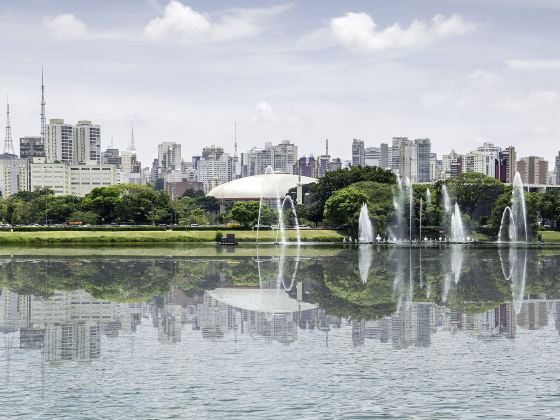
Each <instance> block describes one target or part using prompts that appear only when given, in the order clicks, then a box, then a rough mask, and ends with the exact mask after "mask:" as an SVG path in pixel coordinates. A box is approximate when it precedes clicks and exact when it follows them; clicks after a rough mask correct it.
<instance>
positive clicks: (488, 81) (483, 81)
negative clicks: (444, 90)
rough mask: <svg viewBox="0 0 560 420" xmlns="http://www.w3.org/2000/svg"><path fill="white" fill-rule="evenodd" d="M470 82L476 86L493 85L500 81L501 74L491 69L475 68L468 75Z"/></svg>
mask: <svg viewBox="0 0 560 420" xmlns="http://www.w3.org/2000/svg"><path fill="white" fill-rule="evenodd" d="M468 80H469V82H470V83H472V84H474V85H478V86H484V87H489V86H494V85H496V84H498V83H499V82H501V80H502V76H501V75H500V74H498V73H496V72H493V71H486V70H480V69H479V70H476V71H475V72H474V73H472V74H470V75H469V77H468Z"/></svg>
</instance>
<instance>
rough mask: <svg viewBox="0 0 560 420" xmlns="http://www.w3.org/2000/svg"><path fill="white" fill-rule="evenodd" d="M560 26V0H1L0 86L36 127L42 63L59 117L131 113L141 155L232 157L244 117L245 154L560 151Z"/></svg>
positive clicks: (15, 121) (109, 124) (125, 138)
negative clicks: (178, 146) (279, 148)
mask: <svg viewBox="0 0 560 420" xmlns="http://www.w3.org/2000/svg"><path fill="white" fill-rule="evenodd" d="M559 21H560V1H558V0H494V1H491V0H431V1H418V0H413V1H390V2H388V1H351V0H350V1H327V0H306V1H305V2H304V1H300V2H291V3H288V2H286V3H284V2H270V1H269V2H266V1H258V2H257V1H249V0H238V1H236V2H235V3H234V2H232V1H212V2H210V1H194V0H181V1H176V0H173V1H169V0H121V1H118V2H117V1H108V0H98V1H95V2H92V1H89V0H50V1H48V2H46V1H44V0H18V1H8V0H1V1H0V51H1V52H0V54H1V57H0V59H1V62H2V65H1V66H0V93H1V94H2V95H4V94H9V98H10V105H11V110H12V132H13V136H14V138H19V137H20V136H24V135H38V134H39V131H40V120H39V112H40V74H41V66H42V65H43V66H44V67H45V78H46V101H47V118H64V119H65V120H66V121H70V122H75V121H77V120H80V119H89V120H92V121H94V122H96V123H99V124H101V126H102V135H103V143H104V145H103V147H105V146H106V145H108V143H109V142H110V139H111V136H114V144H115V146H119V147H126V145H127V144H128V143H129V137H130V134H129V133H130V125H131V122H132V121H134V127H135V134H136V136H135V137H136V143H137V149H138V151H139V155H140V159H141V160H142V161H143V163H144V165H148V164H149V163H150V162H151V160H152V159H153V158H154V157H155V155H156V146H157V144H158V143H159V142H161V141H177V142H180V143H182V144H183V156H184V157H185V158H190V156H191V155H193V154H198V153H200V150H201V147H202V146H204V145H207V144H217V145H221V146H224V147H225V148H226V149H230V150H231V151H233V136H234V122H237V126H238V142H239V149H240V151H243V150H247V149H249V148H250V147H251V146H253V145H262V144H263V143H264V142H265V141H272V142H278V141H280V140H283V139H290V140H292V141H294V142H296V144H298V146H299V147H300V153H301V154H309V153H314V154H319V153H322V151H323V148H324V141H325V139H326V138H328V139H329V144H330V151H331V154H333V155H335V156H340V157H343V158H349V157H350V149H351V141H352V138H354V137H357V138H361V139H364V140H365V141H366V145H372V146H373V145H378V144H379V143H381V142H389V141H390V139H391V137H393V136H408V137H411V138H415V137H430V138H431V139H432V144H433V146H432V147H433V149H434V151H436V152H437V153H438V154H442V153H447V152H448V151H449V149H451V148H455V149H456V150H457V151H460V152H466V151H469V150H472V149H474V148H475V147H476V146H477V145H479V144H480V143H481V142H483V141H493V142H494V143H495V144H497V145H500V146H504V147H505V146H508V145H510V144H513V145H515V146H517V147H518V151H519V156H526V155H529V154H533V155H534V154H536V155H543V156H545V157H546V158H548V159H551V160H552V159H553V157H554V156H555V155H556V154H557V153H558V151H559V150H560V141H559V139H560V127H559V126H560V118H559V116H560V78H559V77H558V75H560V43H559V42H558V41H559V39H560V27H559V26H558V22H559ZM0 121H1V120H0ZM0 125H2V126H3V122H2V123H0ZM2 138H3V136H2Z"/></svg>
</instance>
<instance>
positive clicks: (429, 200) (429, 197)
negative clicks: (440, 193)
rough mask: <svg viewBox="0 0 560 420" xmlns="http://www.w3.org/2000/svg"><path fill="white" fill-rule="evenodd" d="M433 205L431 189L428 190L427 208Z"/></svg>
mask: <svg viewBox="0 0 560 420" xmlns="http://www.w3.org/2000/svg"><path fill="white" fill-rule="evenodd" d="M430 204H432V192H431V191H430V189H429V188H426V206H429V205H430Z"/></svg>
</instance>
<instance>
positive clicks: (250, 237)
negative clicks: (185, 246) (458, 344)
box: [0, 229, 344, 246]
mask: <svg viewBox="0 0 560 420" xmlns="http://www.w3.org/2000/svg"><path fill="white" fill-rule="evenodd" d="M217 232H222V234H224V235H225V233H233V234H235V239H236V240H237V241H238V242H240V243H250V242H255V241H256V239H257V232H255V231H251V230H239V231H231V230H227V231H220V230H192V231H173V230H165V231H136V230H135V231H90V230H88V231H83V232H81V231H76V230H72V231H50V232H49V231H33V232H0V246H1V245H9V244H19V245H24V244H34V245H37V244H116V243H118V244H139V243H142V244H151V243H153V244H162V243H170V244H171V243H207V244H215V242H216V240H215V239H216V233H217ZM276 235H277V232H276V231H261V232H259V241H262V242H270V243H274V242H275V241H276ZM300 238H301V241H302V242H319V243H325V242H326V243H339V242H342V239H343V238H344V235H342V234H340V233H339V232H337V231H334V230H319V229H305V230H301V231H300ZM286 239H287V240H288V241H290V242H295V241H296V232H295V231H294V230H289V231H286Z"/></svg>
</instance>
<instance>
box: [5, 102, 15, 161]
mask: <svg viewBox="0 0 560 420" xmlns="http://www.w3.org/2000/svg"><path fill="white" fill-rule="evenodd" d="M4 153H8V154H11V155H15V153H14V143H13V141H12V127H11V126H10V104H9V102H8V101H7V99H6V137H5V139H4Z"/></svg>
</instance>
